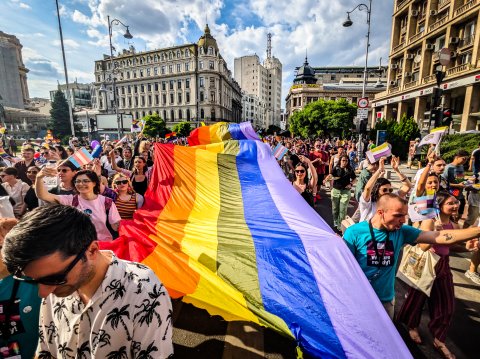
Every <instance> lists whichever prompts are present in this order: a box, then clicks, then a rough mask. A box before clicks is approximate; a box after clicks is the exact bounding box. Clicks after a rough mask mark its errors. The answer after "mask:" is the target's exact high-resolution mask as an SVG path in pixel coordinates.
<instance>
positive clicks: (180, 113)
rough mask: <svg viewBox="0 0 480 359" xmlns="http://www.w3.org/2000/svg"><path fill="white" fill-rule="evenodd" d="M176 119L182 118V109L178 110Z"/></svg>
mask: <svg viewBox="0 0 480 359" xmlns="http://www.w3.org/2000/svg"><path fill="white" fill-rule="evenodd" d="M178 119H179V120H181V119H183V114H182V110H178Z"/></svg>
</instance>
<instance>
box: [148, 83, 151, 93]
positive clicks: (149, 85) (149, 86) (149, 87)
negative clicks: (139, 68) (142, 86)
mask: <svg viewBox="0 0 480 359" xmlns="http://www.w3.org/2000/svg"><path fill="white" fill-rule="evenodd" d="M147 91H148V92H150V91H152V84H148V85H147Z"/></svg>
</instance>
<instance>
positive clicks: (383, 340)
mask: <svg viewBox="0 0 480 359" xmlns="http://www.w3.org/2000/svg"><path fill="white" fill-rule="evenodd" d="M101 247H102V249H111V250H113V251H114V252H115V253H116V254H117V255H118V256H119V257H120V258H124V259H128V260H132V261H136V262H141V263H143V264H145V265H147V266H149V267H150V268H152V269H153V270H154V271H155V273H156V274H157V275H158V277H159V278H160V279H161V280H162V282H163V283H164V284H165V286H166V287H167V289H168V291H169V293H170V295H171V296H172V298H180V297H183V299H182V300H183V301H184V302H187V303H192V304H193V305H195V306H197V307H199V308H203V309H206V310H207V311H208V312H209V313H210V314H211V315H221V316H222V317H223V318H224V319H225V320H227V321H233V320H246V321H252V322H255V323H259V324H261V325H263V326H266V327H269V328H272V329H274V330H276V331H278V332H281V333H283V334H284V335H285V336H288V337H290V338H294V339H295V340H296V341H297V343H298V344H299V346H300V347H301V348H302V350H303V351H304V352H305V353H308V354H310V355H312V356H314V357H321V358H359V357H362V358H386V357H388V358H408V357H411V356H410V354H409V351H408V349H407V348H406V346H405V344H404V342H403V340H402V339H401V337H400V336H399V334H398V332H397V330H396V329H395V327H394V325H393V324H392V321H391V320H390V319H389V317H388V315H387V314H386V312H385V310H384V309H383V307H382V305H381V303H380V301H379V300H378V297H377V296H376V295H375V293H374V291H373V289H372V288H371V286H370V284H369V282H368V280H367V279H366V277H365V276H364V274H363V272H362V271H361V269H360V267H359V266H358V264H357V262H356V260H355V258H354V257H353V256H352V254H351V252H350V251H349V249H348V248H347V246H346V245H345V243H344V242H343V240H342V239H341V238H340V237H338V236H337V235H335V234H334V233H333V232H332V230H331V229H330V228H329V227H328V225H327V224H326V223H325V222H324V220H323V219H322V218H321V217H320V216H319V215H318V214H317V212H315V210H313V209H312V208H311V207H310V206H309V205H308V204H307V203H306V202H305V201H304V199H303V198H302V197H301V196H300V195H299V194H298V192H297V191H296V190H295V189H294V188H293V187H292V185H291V184H290V183H289V182H288V180H287V179H286V178H285V176H284V174H283V172H282V170H281V169H280V167H279V166H278V164H277V162H276V160H275V158H274V157H273V155H272V153H271V149H270V148H269V146H268V145H266V144H264V143H262V142H261V141H234V140H230V141H225V142H218V143H215V144H210V145H202V146H196V147H184V146H175V145H173V144H155V165H154V168H153V173H152V178H151V182H150V185H149V188H148V190H147V192H146V194H145V205H144V206H143V207H142V208H141V209H139V210H138V211H137V213H136V214H135V217H134V219H133V220H130V221H122V225H121V227H120V238H118V239H117V240H115V241H113V242H109V243H107V242H102V243H101Z"/></svg>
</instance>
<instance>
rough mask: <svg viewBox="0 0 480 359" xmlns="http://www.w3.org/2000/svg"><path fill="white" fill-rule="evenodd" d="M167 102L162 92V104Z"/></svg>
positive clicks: (165, 95)
mask: <svg viewBox="0 0 480 359" xmlns="http://www.w3.org/2000/svg"><path fill="white" fill-rule="evenodd" d="M166 104H167V94H163V95H162V105H166Z"/></svg>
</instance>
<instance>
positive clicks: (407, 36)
mask: <svg viewBox="0 0 480 359" xmlns="http://www.w3.org/2000/svg"><path fill="white" fill-rule="evenodd" d="M479 25H480V1H478V0H438V1H437V0H435V1H433V0H422V1H418V0H417V1H414V0H397V1H396V2H395V5H394V13H393V21H392V34H391V47H390V58H389V71H388V86H387V90H386V91H385V92H382V93H379V94H378V95H377V96H376V97H375V100H374V102H373V106H374V108H375V112H376V113H377V116H378V117H384V118H388V119H390V118H394V119H400V118H401V117H402V116H403V115H404V114H406V115H407V116H413V117H414V118H415V119H416V120H417V122H418V124H419V126H420V127H421V128H422V130H424V131H428V128H429V127H431V126H432V124H431V123H430V122H431V121H430V112H431V110H432V108H433V107H435V106H436V105H438V103H436V104H434V103H433V102H434V101H433V98H432V93H433V89H434V88H435V87H437V80H436V73H437V71H442V72H444V73H445V77H444V79H443V81H442V82H441V84H440V88H441V89H442V90H443V96H442V98H441V104H442V106H443V107H444V108H446V107H449V108H452V109H453V111H454V116H453V118H454V125H453V126H454V128H455V129H456V130H461V131H465V130H476V129H479V120H480V26H479ZM441 49H448V50H449V54H450V56H449V57H450V61H448V59H447V64H446V65H443V66H442V65H441V64H440V50H441ZM444 51H445V50H444ZM447 55H448V54H447ZM442 57H443V55H442ZM447 57H448V56H447ZM442 62H443V61H442ZM377 116H375V115H374V116H372V121H374V118H375V117H377Z"/></svg>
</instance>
